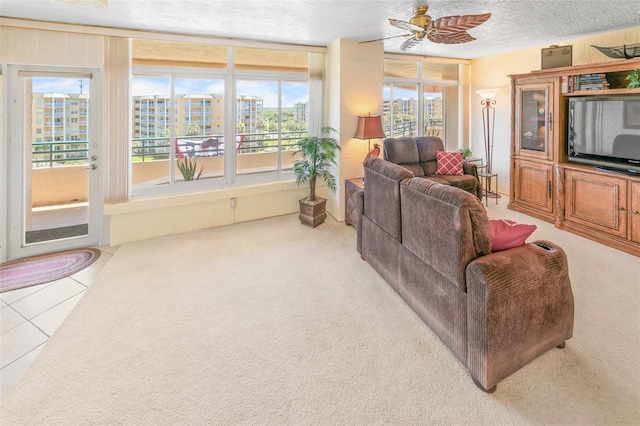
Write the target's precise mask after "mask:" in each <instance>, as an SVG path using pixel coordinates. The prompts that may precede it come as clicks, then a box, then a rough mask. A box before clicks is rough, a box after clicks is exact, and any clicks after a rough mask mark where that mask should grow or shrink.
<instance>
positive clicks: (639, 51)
mask: <svg viewBox="0 0 640 426" xmlns="http://www.w3.org/2000/svg"><path fill="white" fill-rule="evenodd" d="M591 47H595V48H596V49H598V50H599V51H600V52H602V53H604V54H605V55H607V56H608V57H610V58H616V59H622V58H624V59H631V58H638V57H640V43H636V44H623V45H622V46H614V47H600V46H594V45H593V44H592V45H591Z"/></svg>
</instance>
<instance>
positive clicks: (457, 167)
mask: <svg viewBox="0 0 640 426" xmlns="http://www.w3.org/2000/svg"><path fill="white" fill-rule="evenodd" d="M462 161H463V160H462V153H461V152H457V151H456V152H446V151H437V152H436V165H437V169H436V174H437V175H461V174H464V171H463V170H462Z"/></svg>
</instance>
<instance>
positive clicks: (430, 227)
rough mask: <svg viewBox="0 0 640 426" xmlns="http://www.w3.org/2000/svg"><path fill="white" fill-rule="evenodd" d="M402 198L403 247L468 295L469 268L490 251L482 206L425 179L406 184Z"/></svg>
mask: <svg viewBox="0 0 640 426" xmlns="http://www.w3.org/2000/svg"><path fill="white" fill-rule="evenodd" d="M400 194H401V197H400V203H401V206H402V208H401V214H402V244H403V245H404V247H406V248H407V249H408V250H409V251H411V252H412V253H413V254H415V255H416V256H417V257H418V258H419V259H421V260H422V261H423V262H426V263H427V264H429V265H430V266H431V268H433V269H434V270H435V271H437V272H438V273H439V274H440V275H442V276H443V277H444V278H446V279H447V280H449V281H451V282H452V283H454V284H455V285H456V286H458V287H459V288H460V289H461V290H462V291H465V290H466V285H465V268H466V266H467V264H468V263H469V262H470V261H471V260H473V259H475V258H476V257H478V256H482V255H485V254H489V253H490V249H491V229H490V227H489V220H488V218H487V213H486V210H485V209H484V206H483V205H482V203H480V201H479V200H478V198H476V197H475V196H474V195H472V194H470V193H468V192H466V191H463V190H461V189H459V188H455V187H453V186H448V185H441V184H438V183H436V182H434V181H432V180H430V179H425V178H412V179H408V180H405V181H403V182H402V183H401V184H400ZM366 196H367V194H366V193H365V199H366Z"/></svg>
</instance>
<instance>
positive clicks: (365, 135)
mask: <svg viewBox="0 0 640 426" xmlns="http://www.w3.org/2000/svg"><path fill="white" fill-rule="evenodd" d="M353 137H354V138H356V139H379V138H384V137H385V134H384V130H382V119H381V118H380V116H379V115H375V116H369V117H358V127H356V134H355V135H354V136H353Z"/></svg>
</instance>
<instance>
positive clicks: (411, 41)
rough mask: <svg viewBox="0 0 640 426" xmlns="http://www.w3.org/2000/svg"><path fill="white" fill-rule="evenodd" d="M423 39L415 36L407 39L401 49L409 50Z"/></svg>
mask: <svg viewBox="0 0 640 426" xmlns="http://www.w3.org/2000/svg"><path fill="white" fill-rule="evenodd" d="M421 41H422V39H421V38H419V39H416V38H415V37H411V38H410V39H408V40H405V42H404V43H402V44H401V45H400V50H401V51H403V52H406V51H407V50H409V49H411V48H412V47H413V46H415V45H416V44H418V43H420V42H421Z"/></svg>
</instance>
